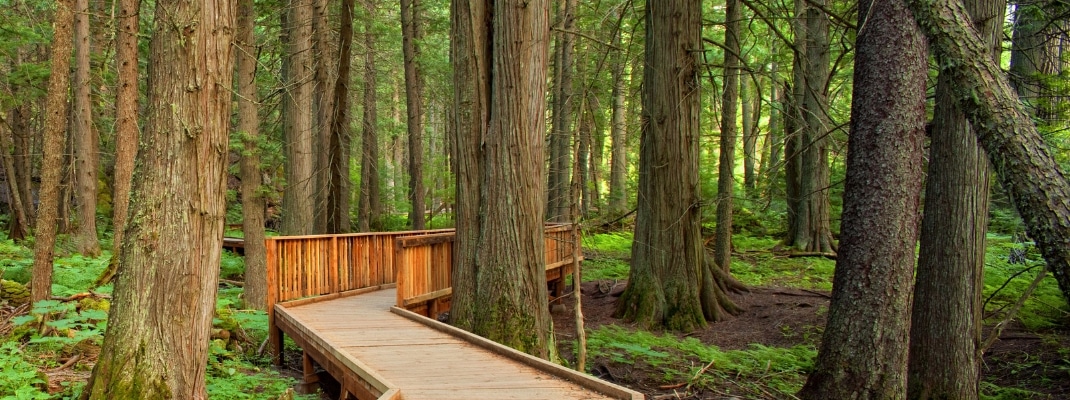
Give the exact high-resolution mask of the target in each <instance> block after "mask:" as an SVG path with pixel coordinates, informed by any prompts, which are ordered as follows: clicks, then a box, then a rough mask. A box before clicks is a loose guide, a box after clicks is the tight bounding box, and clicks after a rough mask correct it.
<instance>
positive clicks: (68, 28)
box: [30, 0, 74, 302]
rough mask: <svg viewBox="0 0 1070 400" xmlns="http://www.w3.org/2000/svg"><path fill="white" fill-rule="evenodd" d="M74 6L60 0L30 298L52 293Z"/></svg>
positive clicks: (57, 11)
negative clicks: (53, 257)
mask: <svg viewBox="0 0 1070 400" xmlns="http://www.w3.org/2000/svg"><path fill="white" fill-rule="evenodd" d="M72 7H74V4H73V1H72V0H59V1H57V2H56V22H55V25H54V28H53V38H52V57H51V59H52V74H51V75H50V77H49V78H48V98H47V104H46V106H45V126H44V132H43V136H44V148H43V149H42V153H44V155H43V159H42V160H41V188H40V190H39V192H38V193H39V194H38V195H39V196H40V197H39V198H40V205H39V208H38V209H37V221H36V223H35V227H34V230H33V231H34V246H33V278H32V280H31V281H30V300H31V301H34V302H36V301H39V300H44V299H47V298H49V297H50V296H51V295H52V256H53V253H54V252H55V247H56V228H57V225H58V223H59V221H58V218H57V215H56V214H57V211H58V208H59V197H60V190H59V189H60V188H59V186H60V179H61V175H62V174H63V146H64V142H65V140H64V136H65V135H64V128H65V127H66V123H67V92H68V91H69V90H70V74H69V71H70V68H71V50H72V49H73V48H74V42H73V34H74V27H73V26H74V10H73V9H72Z"/></svg>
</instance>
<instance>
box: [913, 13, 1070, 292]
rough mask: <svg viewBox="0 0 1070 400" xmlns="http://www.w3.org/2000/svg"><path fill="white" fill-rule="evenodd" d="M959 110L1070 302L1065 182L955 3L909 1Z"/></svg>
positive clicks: (1069, 198)
mask: <svg viewBox="0 0 1070 400" xmlns="http://www.w3.org/2000/svg"><path fill="white" fill-rule="evenodd" d="M907 3H908V4H909V5H910V7H911V9H912V10H913V11H914V18H915V19H916V20H917V21H918V24H919V25H920V26H921V27H922V29H923V30H924V31H925V34H926V35H928V36H929V40H930V43H931V45H932V48H933V52H934V53H936V56H937V60H938V61H939V65H940V67H941V74H946V75H947V77H948V80H950V81H951V83H952V85H951V87H952V88H953V89H954V94H955V97H956V100H957V101H958V102H959V105H960V106H961V107H962V111H963V112H964V113H966V118H967V119H968V120H969V121H970V124H971V126H972V127H973V129H974V132H975V134H976V135H977V138H978V141H979V142H980V143H981V146H982V147H984V149H985V152H986V153H987V154H988V159H989V160H990V161H991V162H992V168H993V172H994V173H995V175H996V177H997V179H999V182H1000V183H1001V184H1002V186H1003V188H1004V190H1006V191H1007V192H1009V193H1010V194H1011V195H1012V196H1013V197H1014V203H1015V206H1016V207H1017V208H1018V213H1019V214H1021V216H1022V219H1023V220H1024V221H1025V225H1026V230H1027V231H1028V233H1029V236H1030V237H1031V238H1033V240H1034V241H1035V242H1036V244H1037V247H1038V248H1039V249H1040V253H1041V254H1042V255H1043V256H1044V259H1045V260H1046V261H1047V263H1048V269H1049V270H1050V271H1052V274H1054V275H1055V280H1056V281H1058V282H1059V289H1061V290H1062V292H1063V297H1065V298H1066V299H1068V300H1070V183H1068V182H1067V178H1066V175H1065V173H1064V172H1063V171H1062V168H1060V167H1059V165H1058V164H1057V163H1056V162H1055V160H1054V159H1053V158H1052V156H1051V154H1050V153H1049V152H1048V147H1047V145H1046V144H1045V143H1044V139H1043V138H1041V137H1040V135H1039V134H1038V133H1037V128H1036V125H1034V124H1033V121H1032V120H1031V119H1030V117H1029V114H1028V113H1026V111H1025V109H1024V107H1023V106H1022V104H1021V101H1020V100H1019V98H1018V96H1017V95H1016V94H1015V93H1014V90H1013V89H1011V87H1010V84H1009V83H1008V82H1007V79H1006V77H1004V76H1003V73H1002V71H1000V69H999V66H998V65H997V64H996V63H995V62H993V61H992V59H991V58H992V55H991V53H990V50H989V48H988V44H987V43H986V42H985V41H984V40H983V39H981V38H980V37H979V36H978V35H977V33H976V32H974V31H973V30H972V29H971V28H970V27H969V26H970V25H969V21H970V18H969V15H968V14H967V12H966V10H965V8H964V7H963V6H962V5H961V4H959V3H958V2H957V1H956V2H952V1H950V0H907Z"/></svg>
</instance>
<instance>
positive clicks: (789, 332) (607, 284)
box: [553, 281, 1070, 400]
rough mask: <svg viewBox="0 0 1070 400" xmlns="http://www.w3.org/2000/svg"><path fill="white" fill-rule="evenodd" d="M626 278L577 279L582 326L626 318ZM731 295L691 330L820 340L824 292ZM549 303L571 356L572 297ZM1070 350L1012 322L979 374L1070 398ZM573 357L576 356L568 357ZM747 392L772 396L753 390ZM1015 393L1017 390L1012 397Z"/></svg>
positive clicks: (609, 368)
mask: <svg viewBox="0 0 1070 400" xmlns="http://www.w3.org/2000/svg"><path fill="white" fill-rule="evenodd" d="M626 284H627V283H626V282H623V281H616V282H614V281H599V282H588V283H584V284H583V299H582V300H583V314H584V322H585V325H586V328H587V329H594V328H597V327H599V326H602V325H606V324H620V325H626V323H624V322H622V321H620V320H618V319H616V318H613V313H614V311H615V308H616V303H617V296H619V294H620V292H621V291H623V289H624V287H625V285H626ZM730 296H731V298H732V300H733V301H734V302H735V303H736V304H737V305H739V306H740V307H742V308H743V309H744V310H745V311H744V312H743V313H742V314H740V315H738V316H736V317H733V318H732V319H730V320H728V321H724V322H720V323H714V324H710V325H709V327H708V328H707V329H706V330H703V331H698V332H692V333H690V334H688V335H687V336H691V337H695V338H697V339H699V340H701V341H702V342H704V343H707V344H712V345H716V346H718V347H720V348H721V349H722V350H733V349H744V348H747V347H748V346H749V345H750V344H752V343H759V344H762V345H765V346H770V347H790V346H795V345H799V344H811V345H813V346H815V347H817V346H818V344H819V343H820V340H821V332H822V331H823V329H824V325H825V318H826V314H827V311H828V305H829V294H828V293H822V292H818V291H809V290H800V289H794V288H780V287H757V288H751V291H750V292H749V293H744V294H731V295H730ZM563 303H564V304H562V305H559V306H557V307H555V309H554V313H553V317H554V330H555V331H556V332H557V335H558V340H557V343H558V345H559V347H560V350H561V354H562V355H563V356H565V357H572V351H571V344H570V342H571V341H572V340H573V339H574V337H575V334H574V332H575V321H574V318H575V317H574V314H573V312H572V309H573V306H572V303H573V301H572V299H571V297H566V298H565V299H564V301H563ZM1068 349H1070V332H1068V331H1066V330H1054V331H1050V332H1027V331H1025V330H1023V329H1022V327H1021V326H1018V325H1012V326H1010V327H1008V328H1007V329H1006V330H1005V331H1004V332H1003V334H1002V335H1001V340H1000V341H998V342H996V344H995V345H994V346H993V347H992V349H990V350H989V351H988V352H987V353H986V354H985V361H984V364H983V365H982V374H983V375H984V377H985V379H987V380H990V381H992V382H994V383H996V384H998V385H1000V386H1003V387H1017V388H1022V389H1029V390H1032V391H1035V392H1040V393H1044V394H1045V396H1041V397H1034V398H1039V399H1070V365H1068V364H1067V363H1068V358H1067V357H1066V356H1065V354H1066V352H1067V351H1068ZM570 361H574V360H570ZM589 362H590V364H589V368H590V370H591V371H592V373H594V374H596V375H599V376H600V377H601V378H603V379H606V380H609V381H612V382H615V383H618V384H621V385H624V386H627V387H630V388H632V389H634V390H638V391H640V392H642V393H644V394H646V395H647V398H648V399H676V398H683V399H724V400H728V399H738V398H739V397H732V396H724V395H721V394H718V393H717V392H720V393H740V391H739V390H732V389H737V388H724V389H725V390H721V391H717V390H715V391H713V392H697V393H690V394H688V395H686V396H680V395H679V394H678V393H676V392H675V391H674V390H671V389H661V388H659V386H662V385H664V384H666V382H665V381H664V380H663V379H662V377H661V376H660V373H659V372H655V371H644V370H642V368H641V367H634V366H629V365H620V364H617V363H612V362H610V361H608V360H599V359H594V360H590V361H589ZM637 365H638V364H637ZM748 398H755V399H764V398H778V397H776V396H772V395H770V396H768V397H766V396H757V395H756V396H754V397H748ZM1016 398H1017V397H1016Z"/></svg>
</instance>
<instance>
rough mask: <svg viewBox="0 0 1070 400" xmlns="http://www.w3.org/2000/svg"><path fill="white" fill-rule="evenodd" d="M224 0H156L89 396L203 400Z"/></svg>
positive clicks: (224, 99)
mask: <svg viewBox="0 0 1070 400" xmlns="http://www.w3.org/2000/svg"><path fill="white" fill-rule="evenodd" d="M233 12H234V10H233V3H231V2H230V1H227V0H217V1H212V0H199V1H188V0H182V1H178V0H160V1H157V2H156V10H155V12H154V15H155V18H156V21H155V23H154V26H155V27H156V29H155V32H153V36H152V41H151V44H150V46H149V48H150V56H149V57H150V59H149V60H150V63H149V65H151V67H150V68H149V85H148V104H147V107H146V108H145V109H146V125H145V131H144V136H143V138H142V140H141V143H140V147H139V151H140V153H139V154H141V156H142V157H140V158H139V160H140V162H139V163H138V164H137V166H136V167H135V171H134V174H135V179H134V186H133V189H132V196H131V205H130V208H131V213H130V215H131V219H130V221H129V222H128V226H129V227H128V229H127V231H126V232H127V240H126V241H125V242H124V243H123V245H122V247H121V250H120V254H119V257H120V261H119V273H118V275H117V276H116V279H115V294H114V295H113V296H114V299H113V301H112V308H111V311H110V313H109V315H108V331H107V333H106V334H105V336H104V344H103V345H102V347H101V352H100V356H99V359H98V361H97V364H96V366H95V367H94V369H93V375H92V377H91V378H90V381H89V384H88V386H87V387H86V389H85V393H87V394H88V397H89V398H90V399H133V398H140V399H162V398H174V399H204V398H206V397H207V395H206V392H205V381H204V378H205V365H206V364H207V358H208V342H209V340H208V339H209V335H210V332H211V327H212V317H213V315H214V311H215V300H216V287H217V284H218V276H219V262H220V252H221V251H222V250H221V245H222V243H221V241H222V236H223V224H224V218H225V199H226V179H225V178H226V170H225V167H226V157H227V138H228V124H229V119H230V118H229V117H230V105H231V97H232V96H231V81H232V77H231V73H232V72H233V71H232V69H231V67H232V62H233V59H232V54H231V48H232V47H231V32H232V30H233V29H234V23H233Z"/></svg>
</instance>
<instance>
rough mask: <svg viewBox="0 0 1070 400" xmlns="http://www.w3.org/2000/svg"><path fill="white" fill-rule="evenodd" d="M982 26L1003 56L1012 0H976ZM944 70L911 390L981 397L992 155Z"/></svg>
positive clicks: (973, 8)
mask: <svg viewBox="0 0 1070 400" xmlns="http://www.w3.org/2000/svg"><path fill="white" fill-rule="evenodd" d="M966 7H967V9H969V12H970V16H971V20H972V21H974V27H975V28H976V29H977V31H978V32H981V34H982V35H983V37H985V38H986V40H987V41H988V43H989V46H990V48H991V50H992V53H991V54H992V55H993V57H994V58H993V60H994V61H995V60H998V59H999V52H1000V51H1001V50H1002V48H1001V46H1002V39H1003V30H1002V24H1003V13H1004V10H1005V9H1006V1H1002V0H968V1H966ZM951 90H952V88H951V82H950V80H948V79H947V77H946V76H944V75H941V76H940V77H939V79H938V83H937V86H936V110H935V113H934V116H933V127H932V135H931V136H932V138H931V140H930V147H929V148H930V150H929V173H928V174H927V176H928V179H927V181H926V188H925V216H924V217H923V219H922V225H921V248H920V252H919V256H918V270H917V274H916V279H915V282H916V283H915V287H914V307H913V312H912V316H911V321H912V325H911V331H910V364H909V375H908V379H907V382H908V386H907V396H908V397H909V398H911V399H962V400H970V399H977V398H978V396H979V393H978V392H979V389H980V385H979V384H980V361H981V354H980V343H981V322H982V320H981V319H982V313H983V310H982V305H981V289H982V288H983V285H984V280H983V274H984V261H985V231H986V230H987V228H988V184H989V180H990V177H991V173H990V170H989V166H988V158H987V157H986V156H985V154H984V150H983V149H981V147H980V146H979V145H978V144H977V138H976V137H975V136H974V134H973V132H972V131H971V130H970V125H969V122H967V121H966V116H965V115H963V114H962V111H960V110H959V107H958V105H957V104H956V103H955V98H954V96H953V95H952V93H951Z"/></svg>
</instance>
